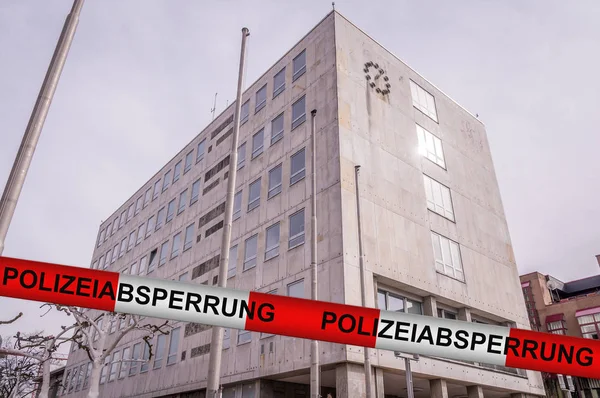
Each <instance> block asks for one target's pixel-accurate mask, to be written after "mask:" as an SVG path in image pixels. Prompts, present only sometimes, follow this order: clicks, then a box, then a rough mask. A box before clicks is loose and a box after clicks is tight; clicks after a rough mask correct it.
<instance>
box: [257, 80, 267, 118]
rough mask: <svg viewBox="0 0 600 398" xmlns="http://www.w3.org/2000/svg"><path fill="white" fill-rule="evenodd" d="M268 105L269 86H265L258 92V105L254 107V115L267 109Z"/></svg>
mask: <svg viewBox="0 0 600 398" xmlns="http://www.w3.org/2000/svg"><path fill="white" fill-rule="evenodd" d="M266 103H267V85H266V84H265V85H264V86H262V87H261V88H259V89H258V91H257V92H256V105H255V106H254V113H256V112H258V111H260V110H261V109H262V108H264V107H265V105H266Z"/></svg>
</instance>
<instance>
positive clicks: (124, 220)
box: [119, 210, 127, 229]
mask: <svg viewBox="0 0 600 398" xmlns="http://www.w3.org/2000/svg"><path fill="white" fill-rule="evenodd" d="M126 221H127V210H123V213H121V218H120V219H119V229H121V228H123V225H125V222H126Z"/></svg>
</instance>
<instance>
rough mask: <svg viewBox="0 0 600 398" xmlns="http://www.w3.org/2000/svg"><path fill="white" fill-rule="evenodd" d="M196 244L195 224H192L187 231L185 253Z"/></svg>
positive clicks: (184, 244)
mask: <svg viewBox="0 0 600 398" xmlns="http://www.w3.org/2000/svg"><path fill="white" fill-rule="evenodd" d="M193 244H194V224H190V225H188V226H187V228H186V229H185V240H184V242H183V251H186V250H188V249H190V248H191V247H192V245H193Z"/></svg>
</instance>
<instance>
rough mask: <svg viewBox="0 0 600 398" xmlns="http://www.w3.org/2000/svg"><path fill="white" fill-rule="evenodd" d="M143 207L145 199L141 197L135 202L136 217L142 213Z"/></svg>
mask: <svg viewBox="0 0 600 398" xmlns="http://www.w3.org/2000/svg"><path fill="white" fill-rule="evenodd" d="M143 205H144V197H143V196H140V197H139V198H137V200H136V201H135V213H134V215H137V214H138V213H139V212H140V211H142V206H143Z"/></svg>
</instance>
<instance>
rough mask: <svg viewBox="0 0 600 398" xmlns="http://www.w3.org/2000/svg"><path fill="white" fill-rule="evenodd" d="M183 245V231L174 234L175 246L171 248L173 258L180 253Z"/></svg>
mask: <svg viewBox="0 0 600 398" xmlns="http://www.w3.org/2000/svg"><path fill="white" fill-rule="evenodd" d="M180 246H181V232H180V233H178V234H177V235H175V236H173V247H172V248H171V258H172V259H173V258H175V257H177V256H178V255H179V248H180Z"/></svg>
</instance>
